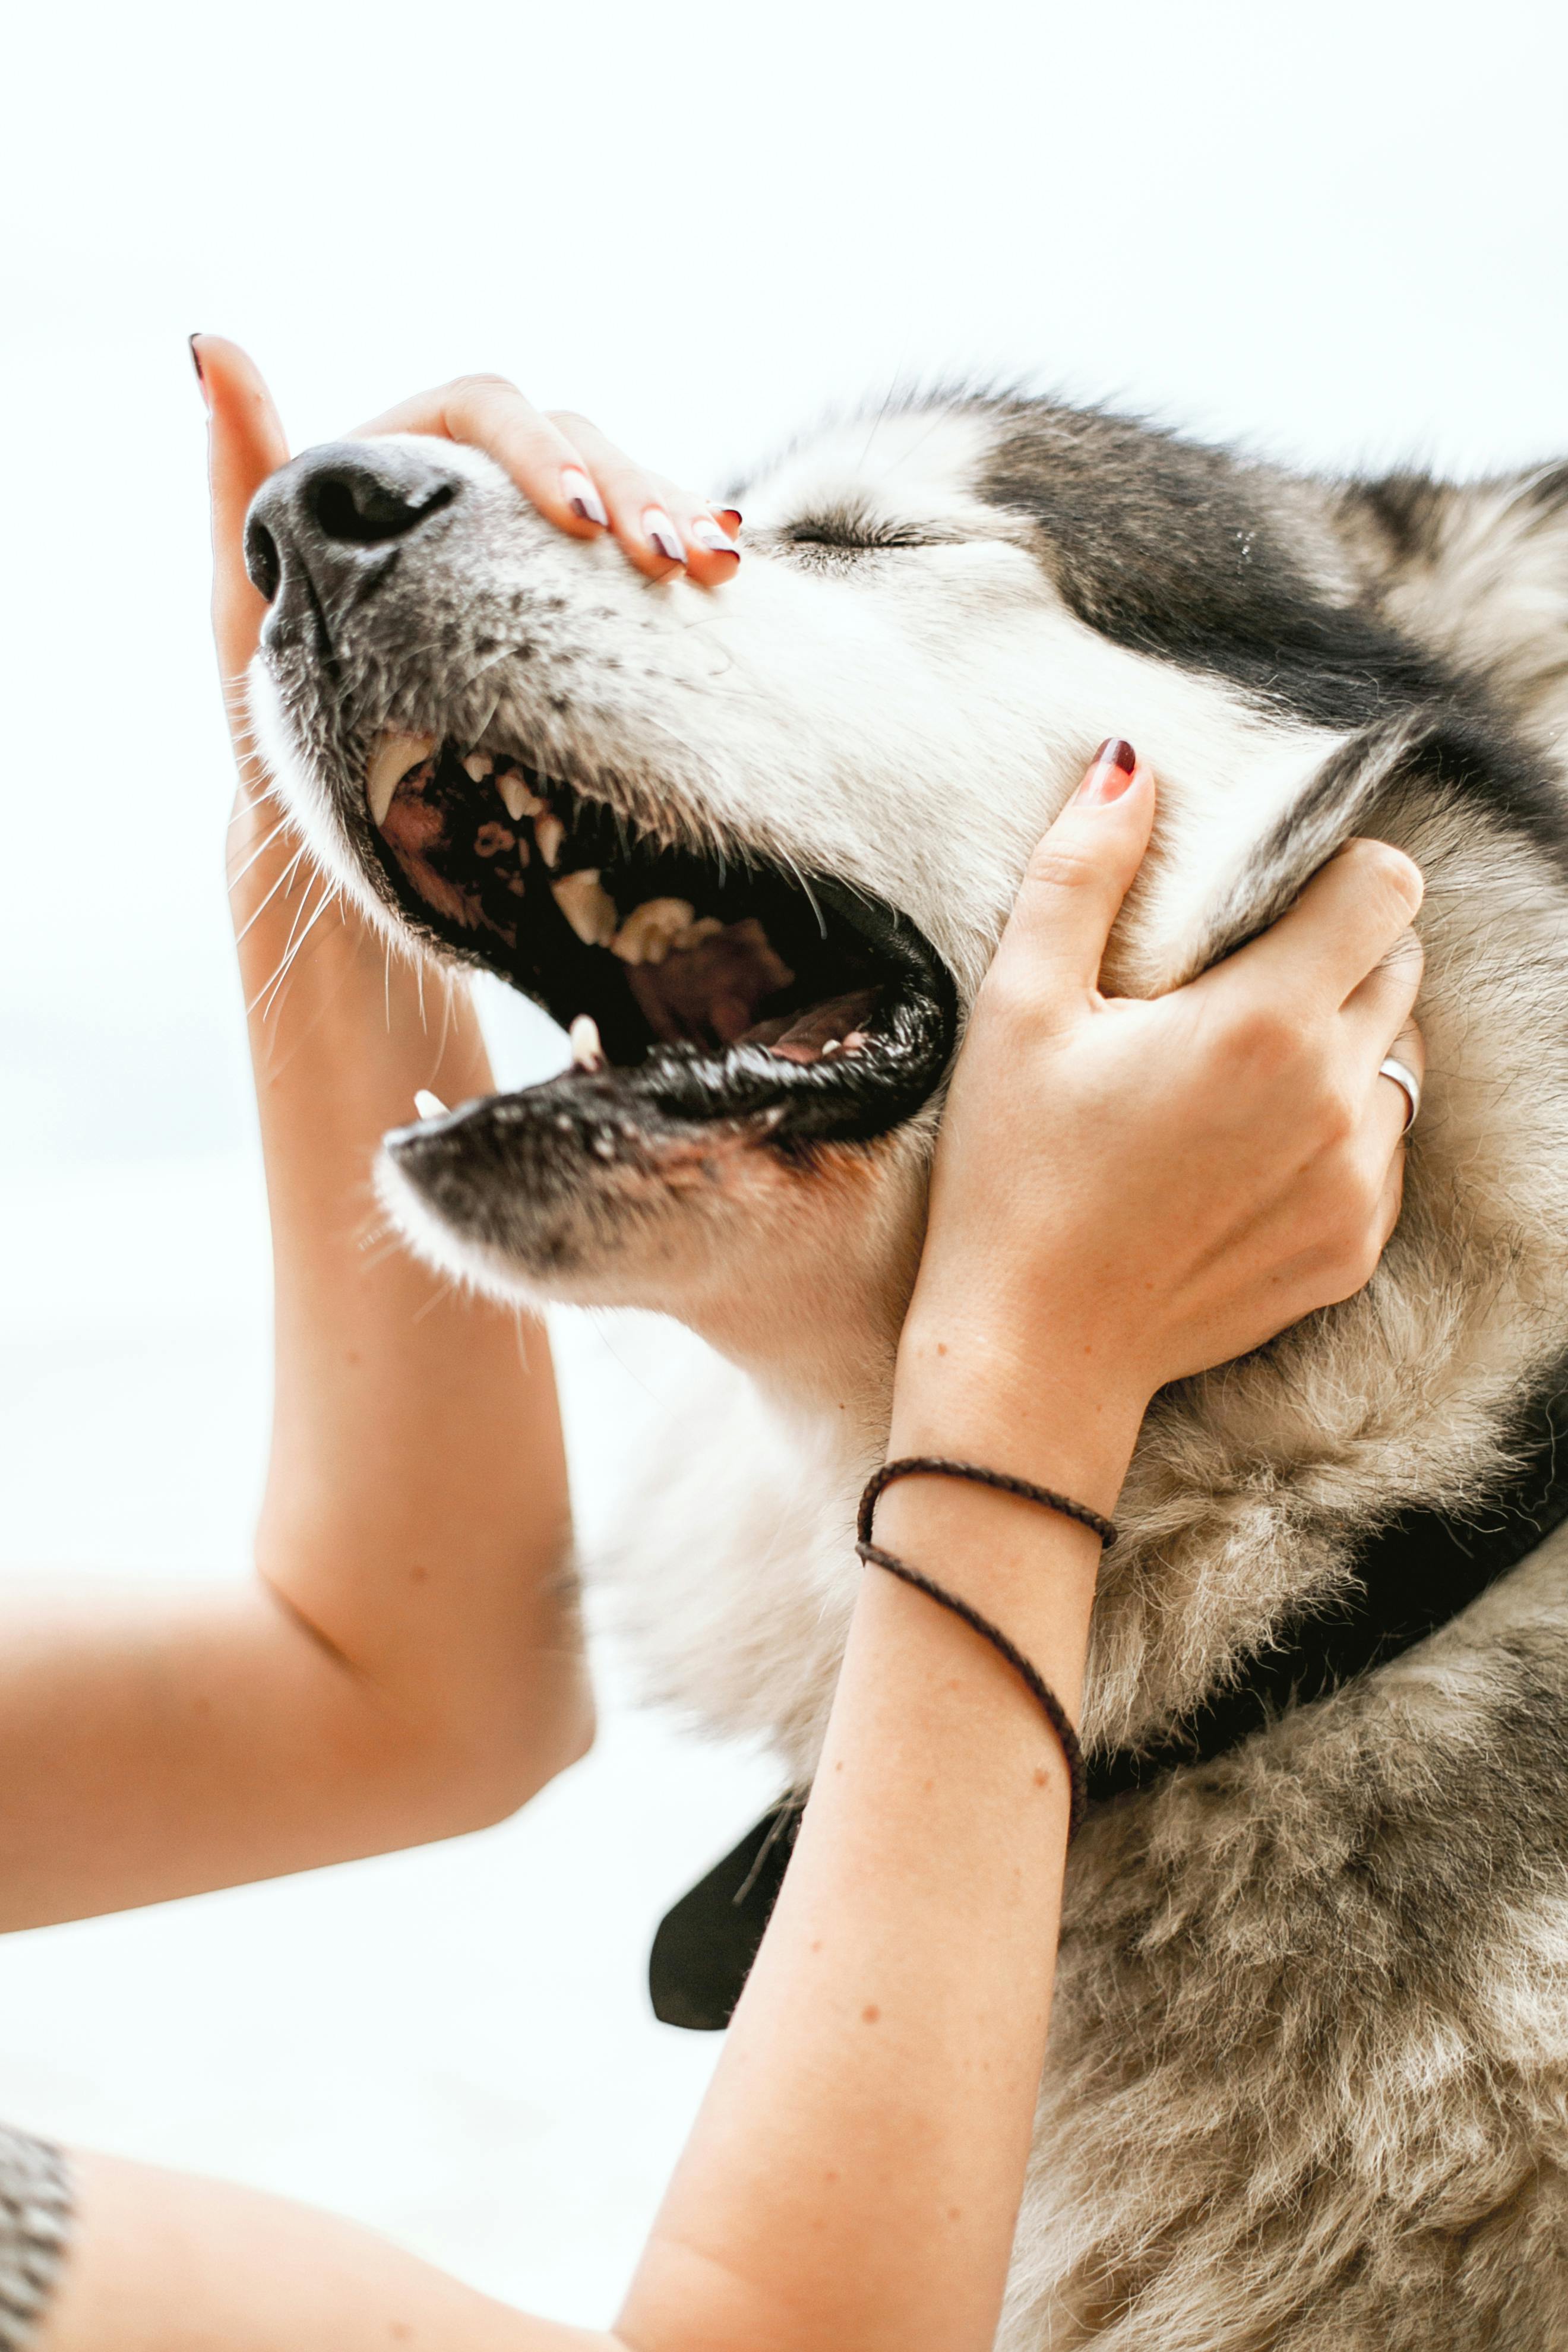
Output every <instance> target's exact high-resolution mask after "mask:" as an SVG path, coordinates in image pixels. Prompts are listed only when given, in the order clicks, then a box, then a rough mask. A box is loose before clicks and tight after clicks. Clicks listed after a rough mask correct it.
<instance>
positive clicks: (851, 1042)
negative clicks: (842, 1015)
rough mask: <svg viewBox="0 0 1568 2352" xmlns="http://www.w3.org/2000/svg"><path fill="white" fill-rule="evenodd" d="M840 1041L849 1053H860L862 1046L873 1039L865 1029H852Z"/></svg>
mask: <svg viewBox="0 0 1568 2352" xmlns="http://www.w3.org/2000/svg"><path fill="white" fill-rule="evenodd" d="M839 1042H840V1044H841V1045H843V1048H844V1051H845V1052H846V1053H847V1054H858V1052H859V1051H860V1048H861V1046H862V1045H869V1044H870V1042H871V1040H870V1039H869V1037H868V1036H867V1034H866V1032H865V1031H864V1029H851V1031H850V1032H849V1034H848V1036H847V1037H844V1038H841V1039H840V1040H839Z"/></svg>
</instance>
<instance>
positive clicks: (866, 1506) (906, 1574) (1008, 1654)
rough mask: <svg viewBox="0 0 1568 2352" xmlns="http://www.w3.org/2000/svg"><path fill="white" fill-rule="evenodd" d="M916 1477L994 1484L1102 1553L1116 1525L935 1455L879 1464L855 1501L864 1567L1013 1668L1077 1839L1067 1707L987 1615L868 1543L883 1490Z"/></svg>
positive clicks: (1077, 1800)
mask: <svg viewBox="0 0 1568 2352" xmlns="http://www.w3.org/2000/svg"><path fill="white" fill-rule="evenodd" d="M921 1477H930V1478H967V1479H968V1480H969V1481H970V1483H971V1484H972V1485H973V1486H994V1487H995V1488H996V1489H997V1490H998V1492H999V1493H1001V1494H1004V1495H1016V1496H1019V1497H1020V1499H1021V1500H1022V1501H1024V1502H1026V1503H1039V1504H1041V1505H1042V1506H1043V1507H1045V1508H1046V1509H1047V1510H1049V1511H1057V1512H1059V1513H1060V1514H1061V1516H1062V1517H1064V1518H1068V1519H1076V1520H1077V1522H1078V1524H1079V1527H1084V1528H1089V1532H1090V1534H1091V1535H1097V1536H1098V1537H1099V1538H1100V1545H1101V1548H1102V1549H1105V1550H1109V1549H1110V1546H1111V1545H1112V1544H1113V1543H1114V1542H1115V1541H1116V1528H1115V1526H1114V1525H1113V1523H1112V1522H1111V1521H1110V1519H1107V1518H1104V1517H1101V1515H1100V1512H1098V1511H1091V1510H1090V1509H1089V1506H1088V1504H1087V1503H1075V1502H1074V1501H1073V1499H1072V1497H1071V1496H1069V1495H1058V1494H1056V1493H1054V1492H1053V1490H1052V1489H1051V1488H1050V1487H1049V1486H1031V1485H1030V1484H1029V1482H1028V1480H1027V1479H1026V1478H1013V1477H1009V1476H1008V1475H1007V1473H1006V1472H1005V1471H1004V1470H983V1469H981V1468H980V1467H979V1465H977V1464H975V1463H973V1462H949V1461H946V1460H944V1459H943V1457H942V1455H940V1454H907V1455H905V1456H904V1457H903V1459H902V1460H900V1461H898V1462H884V1463H883V1465H882V1466H881V1468H880V1469H879V1470H875V1471H873V1472H872V1474H871V1475H870V1477H869V1478H868V1480H867V1481H866V1491H865V1493H864V1494H863V1495H862V1496H861V1497H860V1509H859V1514H858V1519H857V1522H856V1535H857V1538H858V1540H857V1542H856V1546H855V1549H856V1551H857V1553H858V1555H859V1557H860V1559H862V1560H863V1561H864V1562H865V1564H866V1565H867V1566H868V1568H880V1569H885V1570H887V1572H888V1574H889V1576H896V1577H898V1578H899V1579H900V1581H901V1582H902V1583H904V1584H912V1585H913V1586H914V1588H915V1590H916V1591H917V1592H924V1593H926V1594H928V1595H929V1596H930V1598H931V1600H932V1601H936V1602H937V1604H938V1605H939V1607H941V1608H943V1609H946V1610H949V1611H951V1612H952V1615H953V1616H954V1617H958V1618H962V1620H963V1622H964V1624H966V1625H967V1626H969V1627H970V1629H971V1630H972V1631H973V1633H978V1634H979V1636H980V1638H981V1640H982V1641H983V1642H989V1643H990V1644H991V1647H992V1648H993V1649H994V1651H995V1652H996V1654H997V1655H998V1656H999V1657H1003V1658H1005V1660H1006V1661H1007V1664H1009V1665H1010V1666H1011V1667H1012V1669H1013V1671H1014V1673H1015V1674H1016V1675H1017V1677H1018V1679H1019V1681H1020V1682H1021V1683H1022V1684H1023V1685H1024V1687H1025V1689H1026V1691H1027V1692H1028V1693H1029V1696H1031V1698H1033V1699H1034V1700H1035V1702H1036V1704H1037V1706H1038V1707H1039V1709H1040V1712H1041V1713H1042V1714H1043V1715H1044V1717H1045V1718H1046V1721H1047V1723H1048V1724H1049V1725H1050V1727H1051V1729H1052V1730H1053V1731H1054V1732H1055V1733H1056V1735H1057V1738H1058V1740H1059V1741H1060V1742H1061V1749H1062V1754H1063V1755H1064V1756H1065V1757H1066V1759H1067V1767H1068V1778H1069V1780H1071V1782H1072V1801H1071V1805H1070V1808H1069V1811H1068V1837H1069V1838H1072V1837H1076V1836H1077V1834H1078V1832H1079V1827H1080V1826H1081V1824H1082V1822H1083V1815H1084V1805H1085V1791H1084V1775H1083V1750H1082V1748H1080V1747H1079V1738H1078V1733H1077V1732H1076V1731H1075V1730H1074V1728H1073V1727H1072V1724H1071V1722H1070V1721H1069V1720H1068V1712H1067V1709H1066V1707H1064V1706H1063V1705H1062V1703H1061V1701H1060V1699H1059V1698H1058V1696H1057V1695H1056V1693H1055V1691H1054V1690H1052V1688H1051V1686H1050V1685H1049V1684H1048V1683H1047V1681H1046V1679H1045V1677H1044V1676H1043V1675H1041V1674H1040V1673H1039V1671H1038V1669H1037V1667H1035V1666H1033V1665H1032V1664H1030V1662H1029V1660H1028V1659H1027V1658H1026V1656H1025V1655H1024V1654H1023V1652H1022V1650H1020V1649H1019V1648H1018V1647H1017V1645H1016V1643H1013V1642H1010V1641H1009V1640H1008V1638H1007V1636H1006V1634H1005V1633H1004V1632H1003V1631H1002V1628H1001V1627H1000V1625H994V1624H993V1623H992V1622H991V1620H990V1618H989V1617H983V1616H982V1615H981V1613H980V1612H979V1610H978V1609H973V1608H971V1606H970V1604H969V1602H968V1601H962V1600H960V1598H959V1596H958V1595H957V1593H956V1592H949V1591H947V1590H946V1589H945V1588H944V1587H943V1586H942V1585H940V1584H936V1583H934V1582H933V1581H932V1580H931V1578H930V1577H929V1576H922V1575H921V1572H920V1570H919V1569H915V1568H910V1566H909V1565H908V1563H907V1562H906V1561H904V1560H901V1559H899V1557H898V1555H897V1553H895V1552H890V1551H884V1550H883V1549H882V1548H881V1546H880V1545H879V1544H874V1543H873V1542H872V1541H871V1521H872V1519H873V1517H874V1516H875V1514H876V1509H877V1498H878V1496H879V1495H880V1494H881V1493H882V1491H883V1489H884V1488H885V1487H888V1486H891V1485H892V1484H893V1482H894V1480H895V1479H898V1478H921Z"/></svg>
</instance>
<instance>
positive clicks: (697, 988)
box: [626, 915, 795, 1045]
mask: <svg viewBox="0 0 1568 2352" xmlns="http://www.w3.org/2000/svg"><path fill="white" fill-rule="evenodd" d="M794 978H795V974H794V972H793V971H791V970H790V968H789V966H788V965H787V964H786V963H784V962H783V961H781V960H780V959H779V957H778V956H776V955H775V954H774V952H773V949H772V947H770V945H769V944H768V935H767V933H766V932H765V931H764V930H763V927H762V925H761V923H759V922H758V921H757V919H756V918H755V916H754V915H748V916H747V917H746V918H745V919H744V920H743V921H742V922H739V923H726V925H725V926H724V928H723V929H722V930H721V931H713V932H711V933H710V935H709V936H708V938H706V939H704V940H699V941H698V942H697V944H696V945H695V946H694V947H689V948H675V949H672V950H670V952H669V953H668V955H667V956H666V957H665V958H664V959H663V961H662V962H659V963H635V964H628V965H627V967H626V979H627V981H628V982H629V983H630V985H631V992H632V994H633V995H634V996H635V997H636V998H637V1004H638V1007H639V1009H640V1011H641V1013H642V1015H643V1018H644V1020H645V1021H646V1022H647V1024H648V1027H649V1028H650V1029H651V1030H652V1031H653V1034H654V1035H655V1036H656V1037H661V1038H663V1040H664V1041H665V1043H666V1044H667V1045H711V1044H713V1042H714V1041H715V1039H717V1041H718V1043H719V1044H720V1045H734V1044H735V1043H736V1042H737V1040H738V1039H740V1038H742V1037H743V1036H744V1035H745V1034H746V1032H747V1031H748V1030H749V1029H750V1028H751V1026H752V1023H753V1022H754V1021H755V1019H756V1017H757V1009H758V1007H759V1005H762V1004H765V1003H766V1002H767V1000H768V998H769V997H770V996H776V995H777V994H778V992H779V991H780V989H782V988H787V987H788V986H789V984H790V982H792V981H793V980H794Z"/></svg>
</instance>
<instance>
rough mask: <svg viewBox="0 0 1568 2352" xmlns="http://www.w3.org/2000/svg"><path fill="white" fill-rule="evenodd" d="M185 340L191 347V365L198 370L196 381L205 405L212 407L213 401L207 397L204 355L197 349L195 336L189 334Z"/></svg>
mask: <svg viewBox="0 0 1568 2352" xmlns="http://www.w3.org/2000/svg"><path fill="white" fill-rule="evenodd" d="M185 340H186V341H187V342H188V343H189V345H190V347H191V365H192V366H193V367H194V368H195V372H196V383H198V385H199V386H200V387H201V395H202V400H203V404H204V405H205V406H206V407H208V408H210V407H211V406H212V402H211V401H210V400H209V399H208V398H207V379H206V371H205V368H204V367H203V365H202V355H201V353H200V352H198V351H197V349H196V339H195V335H187V337H186V338H185Z"/></svg>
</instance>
